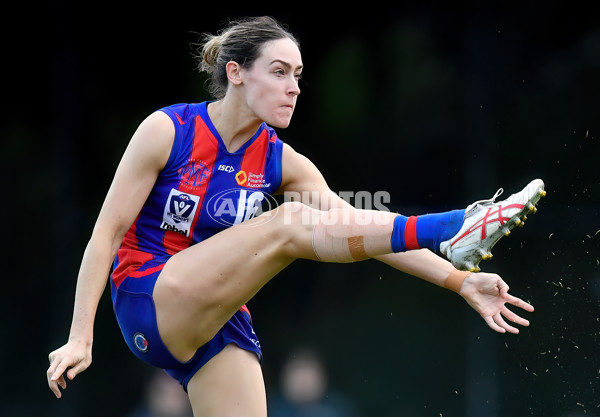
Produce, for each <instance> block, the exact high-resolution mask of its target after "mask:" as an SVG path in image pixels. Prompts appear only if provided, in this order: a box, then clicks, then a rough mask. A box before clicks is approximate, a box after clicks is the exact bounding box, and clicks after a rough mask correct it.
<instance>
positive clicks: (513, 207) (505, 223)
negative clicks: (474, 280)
mask: <svg viewBox="0 0 600 417" xmlns="http://www.w3.org/2000/svg"><path fill="white" fill-rule="evenodd" d="M502 192H503V189H502V188H500V189H499V190H498V191H497V192H496V194H495V195H494V197H492V198H491V199H490V200H481V201H476V202H474V203H473V204H471V205H469V206H468V207H467V209H466V211H465V216H464V223H463V225H462V227H461V229H460V230H459V232H458V233H457V234H456V235H454V237H452V238H451V239H449V240H445V241H443V242H442V243H440V252H442V253H443V254H444V255H446V257H447V258H448V259H449V260H450V261H451V262H452V264H453V265H454V267H455V268H457V269H461V270H464V271H471V272H479V271H480V268H479V262H480V261H481V260H486V259H490V258H491V257H492V253H491V250H492V247H493V246H494V245H495V244H496V242H498V241H499V240H500V238H501V237H503V236H508V235H509V234H510V231H511V229H513V228H514V227H515V226H523V225H524V224H525V220H526V217H525V216H526V215H527V214H528V213H530V212H533V213H535V212H536V211H537V208H536V207H535V205H536V203H537V202H538V201H539V200H540V198H541V197H544V196H545V195H546V191H544V182H543V181H542V180H540V179H536V180H533V181H531V182H530V183H529V184H527V186H526V187H525V188H523V190H521V191H520V192H518V193H516V194H513V195H511V196H510V197H508V198H507V199H506V200H503V201H500V202H498V203H496V202H495V200H496V198H498V196H500V194H502Z"/></svg>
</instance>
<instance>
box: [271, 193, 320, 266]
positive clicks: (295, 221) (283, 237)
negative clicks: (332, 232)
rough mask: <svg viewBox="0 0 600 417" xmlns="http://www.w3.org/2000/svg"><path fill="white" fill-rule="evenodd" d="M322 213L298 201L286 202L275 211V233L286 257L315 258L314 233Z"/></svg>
mask: <svg viewBox="0 0 600 417" xmlns="http://www.w3.org/2000/svg"><path fill="white" fill-rule="evenodd" d="M320 213H321V212H320V211H319V210H316V209H313V208H312V207H309V206H307V205H306V204H303V203H301V202H298V201H289V202H285V203H283V204H282V205H280V206H279V207H278V208H277V209H276V210H275V213H274V214H273V215H274V218H275V219H277V221H276V222H275V224H276V227H275V229H274V232H275V234H276V235H277V238H278V239H280V243H281V250H282V251H283V252H284V253H285V254H286V255H288V256H289V257H291V258H309V259H313V258H314V251H313V250H312V231H313V228H314V224H315V223H316V222H318V218H319V215H320Z"/></svg>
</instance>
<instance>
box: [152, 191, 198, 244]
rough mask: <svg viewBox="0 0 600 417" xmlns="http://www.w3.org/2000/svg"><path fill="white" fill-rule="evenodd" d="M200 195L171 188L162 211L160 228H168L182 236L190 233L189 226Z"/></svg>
mask: <svg viewBox="0 0 600 417" xmlns="http://www.w3.org/2000/svg"><path fill="white" fill-rule="evenodd" d="M199 201H200V197H198V196H197V195H193V194H187V193H184V192H181V191H179V190H176V189H174V188H173V189H171V193H170V194H169V198H167V204H165V211H164V213H163V221H162V223H161V225H160V228H161V229H165V230H170V231H172V232H176V233H179V234H181V235H184V236H186V237H187V236H189V235H190V227H191V225H192V221H193V220H194V216H195V215H196V210H197V209H198V202H199Z"/></svg>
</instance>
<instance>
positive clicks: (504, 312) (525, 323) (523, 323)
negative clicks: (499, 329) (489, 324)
mask: <svg viewBox="0 0 600 417" xmlns="http://www.w3.org/2000/svg"><path fill="white" fill-rule="evenodd" d="M502 315H503V316H504V317H506V318H507V319H509V320H510V321H512V322H513V323H516V324H519V325H521V326H529V320H526V319H524V318H523V317H521V316H518V315H517V314H515V313H513V312H512V311H510V310H509V309H508V308H506V306H505V307H504V308H503V309H502Z"/></svg>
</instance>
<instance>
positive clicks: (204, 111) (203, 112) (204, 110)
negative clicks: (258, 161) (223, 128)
mask: <svg viewBox="0 0 600 417" xmlns="http://www.w3.org/2000/svg"><path fill="white" fill-rule="evenodd" d="M212 102H213V101H204V102H202V103H200V108H199V114H200V117H202V120H204V123H206V126H207V127H208V129H209V130H210V132H211V133H212V135H213V136H214V137H215V139H217V141H218V142H219V145H220V146H221V147H222V148H223V151H224V152H225V153H227V154H229V155H238V154H243V153H244V152H245V151H246V149H247V148H248V147H249V146H250V145H252V144H253V143H254V141H255V140H256V139H257V138H258V137H259V136H260V134H261V133H262V132H263V131H264V130H265V126H266V125H265V122H262V123H261V124H260V126H259V127H258V130H257V131H256V132H255V133H254V135H252V136H251V137H250V139H248V140H247V141H246V142H245V143H244V144H243V145H242V146H240V148H239V149H237V150H236V151H235V152H230V151H229V149H227V146H226V145H225V142H223V138H222V137H221V135H220V134H219V131H218V130H217V128H216V127H215V125H214V124H213V122H212V120H211V118H210V116H209V115H208V105H209V104H210V103H212Z"/></svg>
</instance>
